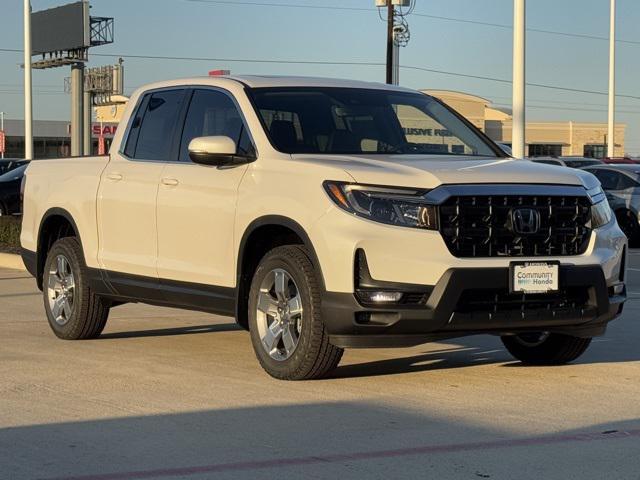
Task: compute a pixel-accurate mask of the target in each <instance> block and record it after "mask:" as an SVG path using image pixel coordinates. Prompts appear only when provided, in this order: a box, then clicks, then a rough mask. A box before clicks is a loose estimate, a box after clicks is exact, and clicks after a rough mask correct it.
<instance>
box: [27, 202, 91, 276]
mask: <svg viewBox="0 0 640 480" xmlns="http://www.w3.org/2000/svg"><path fill="white" fill-rule="evenodd" d="M51 217H62V218H64V219H65V220H67V221H68V222H69V224H70V225H71V227H72V228H73V231H74V233H75V237H76V238H77V239H78V242H80V246H81V247H82V238H81V237H80V231H79V230H78V225H77V224H76V222H75V220H74V219H73V216H72V215H71V214H70V213H69V212H68V211H67V210H65V209H64V208H59V207H53V208H50V209H49V210H47V211H46V212H45V213H44V215H43V216H42V218H41V219H40V225H39V226H38V237H37V242H38V243H37V244H36V255H37V261H36V280H37V282H38V287H39V288H42V269H43V267H44V262H45V260H46V258H45V252H44V251H43V246H42V234H43V228H44V225H45V223H46V222H47V221H48V220H49V219H50V218H51ZM82 251H83V252H84V248H83V249H82Z"/></svg>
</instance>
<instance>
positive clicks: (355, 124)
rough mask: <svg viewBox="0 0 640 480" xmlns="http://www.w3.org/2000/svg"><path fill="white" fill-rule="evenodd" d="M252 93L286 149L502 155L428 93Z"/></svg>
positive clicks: (271, 134)
mask: <svg viewBox="0 0 640 480" xmlns="http://www.w3.org/2000/svg"><path fill="white" fill-rule="evenodd" d="M251 92H252V96H253V101H254V104H255V106H256V109H257V111H258V114H259V116H260V117H261V119H262V122H263V124H264V127H265V129H266V131H267V134H268V136H269V138H270V140H271V143H272V144H273V146H274V147H275V148H276V149H277V150H279V151H281V152H285V153H313V154H351V155H353V154H409V155H425V154H427V155H429V154H432V155H468V156H483V157H496V156H498V154H497V153H496V150H494V149H493V148H492V147H491V146H489V144H488V143H487V142H486V141H485V140H484V139H483V138H482V137H481V136H480V135H479V134H478V133H477V132H476V131H474V129H473V128H471V127H469V126H468V125H467V124H466V123H465V122H464V121H463V120H461V119H460V118H458V116H457V115H456V114H454V113H453V112H452V111H451V110H449V109H448V108H447V107H445V106H444V105H443V104H441V103H440V102H439V101H437V100H435V99H433V98H431V97H429V96H427V95H423V94H419V93H404V92H393V91H388V90H369V89H353V88H318V87H291V88H289V87H284V88H256V89H253V90H251Z"/></svg>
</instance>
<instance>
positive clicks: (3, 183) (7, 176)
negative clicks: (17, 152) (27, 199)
mask: <svg viewBox="0 0 640 480" xmlns="http://www.w3.org/2000/svg"><path fill="white" fill-rule="evenodd" d="M27 166H28V162H23V163H22V165H21V166H19V167H17V168H14V169H13V170H10V171H8V172H6V173H4V174H3V175H0V216H3V215H19V214H21V213H22V202H21V201H20V184H21V183H22V177H24V171H25V170H26V169H27Z"/></svg>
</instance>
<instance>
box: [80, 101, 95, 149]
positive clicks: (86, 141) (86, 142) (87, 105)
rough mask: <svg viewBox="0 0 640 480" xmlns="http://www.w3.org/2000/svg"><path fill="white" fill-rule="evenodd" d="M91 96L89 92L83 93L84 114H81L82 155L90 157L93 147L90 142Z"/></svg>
mask: <svg viewBox="0 0 640 480" xmlns="http://www.w3.org/2000/svg"><path fill="white" fill-rule="evenodd" d="M92 100H93V95H92V94H91V92H87V91H86V90H85V92H84V112H83V116H84V119H83V122H82V123H83V132H82V150H83V152H84V153H83V155H92V154H93V152H92V150H93V148H92V147H93V145H92V142H91V124H92V122H91V120H92V119H91V106H92V103H93V101H92Z"/></svg>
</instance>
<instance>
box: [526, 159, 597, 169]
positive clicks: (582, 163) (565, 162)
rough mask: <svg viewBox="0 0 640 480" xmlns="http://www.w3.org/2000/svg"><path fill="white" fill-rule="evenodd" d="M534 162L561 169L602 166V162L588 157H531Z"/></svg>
mask: <svg viewBox="0 0 640 480" xmlns="http://www.w3.org/2000/svg"><path fill="white" fill-rule="evenodd" d="M529 160H531V161H532V162H536V163H545V164H547V165H557V166H559V167H570V168H584V167H591V166H593V165H602V161H600V160H597V159H595V158H587V157H531V158H529Z"/></svg>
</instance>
